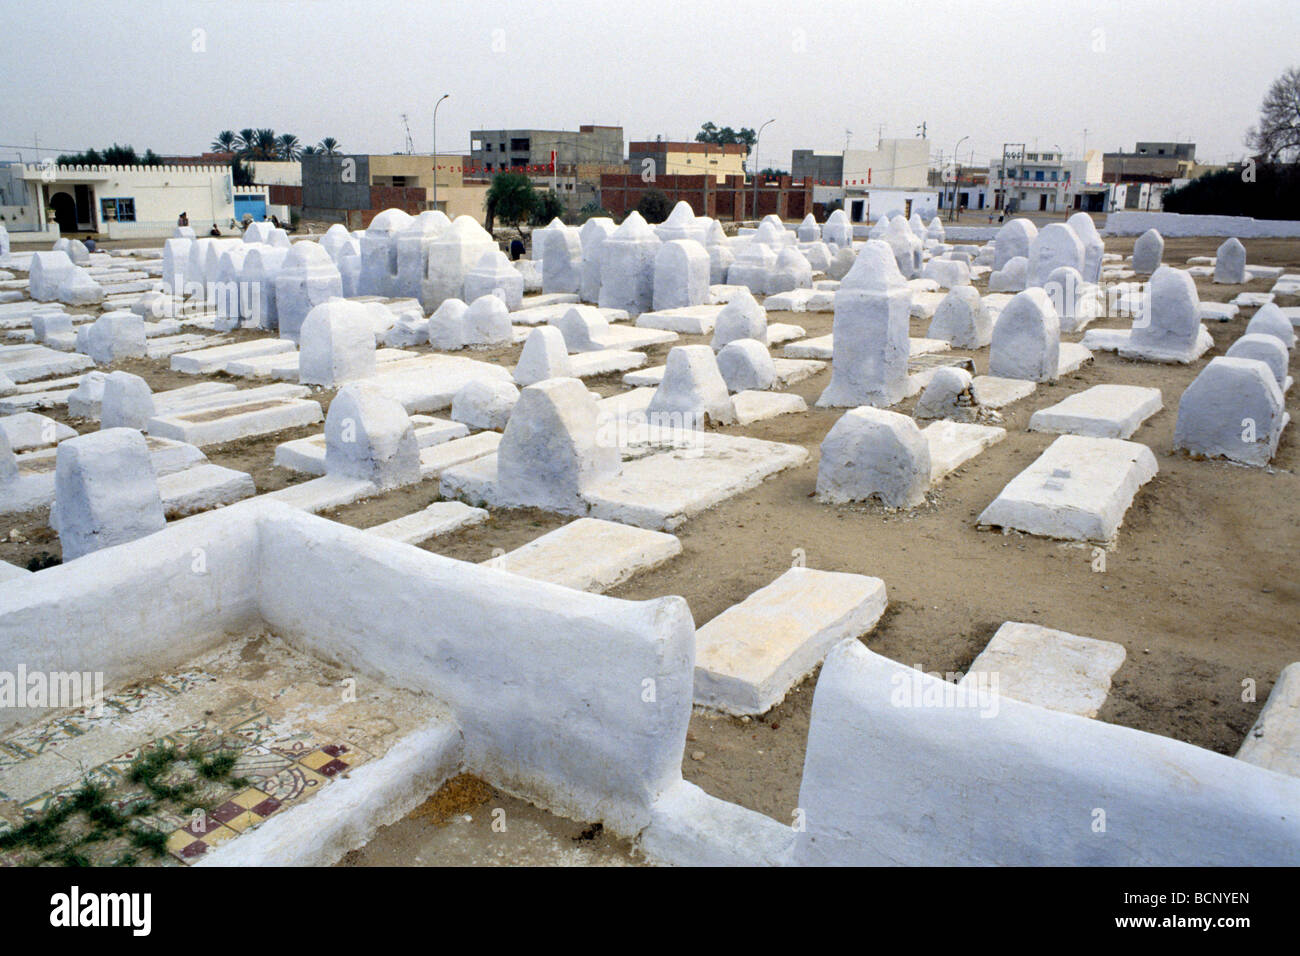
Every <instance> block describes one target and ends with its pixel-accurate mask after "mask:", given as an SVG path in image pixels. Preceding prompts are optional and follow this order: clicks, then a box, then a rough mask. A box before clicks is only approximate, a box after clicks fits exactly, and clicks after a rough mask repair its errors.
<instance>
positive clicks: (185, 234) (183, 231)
mask: <svg viewBox="0 0 1300 956" xmlns="http://www.w3.org/2000/svg"><path fill="white" fill-rule="evenodd" d="M172 238H173V239H197V238H198V234H197V233H195V231H194V227H193V226H176V227H175V228H174V229H172Z"/></svg>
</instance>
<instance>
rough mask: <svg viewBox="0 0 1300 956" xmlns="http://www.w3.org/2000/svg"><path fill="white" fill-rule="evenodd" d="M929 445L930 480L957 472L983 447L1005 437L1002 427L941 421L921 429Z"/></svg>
mask: <svg viewBox="0 0 1300 956" xmlns="http://www.w3.org/2000/svg"><path fill="white" fill-rule="evenodd" d="M921 434H922V435H924V436H925V440H926V443H927V444H928V445H929V446H930V481H932V482H935V481H938V480H939V479H940V478H943V477H944V476H945V475H948V474H951V473H952V472H954V471H956V470H957V469H958V468H960V467H961V466H962V465H964V464H966V462H968V461H970V460H971V459H972V458H974V457H975V456H976V455H978V454H979V453H980V452H982V451H983V450H984V449H985V448H988V447H989V446H991V445H996V444H997V443H998V442H1000V441H1002V439H1004V438H1006V437H1007V430H1006V429H1005V428H998V427H996V426H994V425H976V424H973V423H968V422H954V421H948V420H946V419H940V420H939V421H936V422H933V423H932V424H929V425H927V426H925V427H924V428H922V429H921Z"/></svg>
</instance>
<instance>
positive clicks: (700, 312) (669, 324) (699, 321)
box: [636, 305, 722, 335]
mask: <svg viewBox="0 0 1300 956" xmlns="http://www.w3.org/2000/svg"><path fill="white" fill-rule="evenodd" d="M721 311H722V306H720V305H690V306H685V307H683V308H680V309H661V310H660V311H658V312H642V313H641V314H640V315H639V316H637V319H636V324H637V328H642V329H663V330H664V331H667V332H677V333H678V334H681V335H712V334H713V326H714V325H715V324H716V323H717V319H718V313H719V312H721Z"/></svg>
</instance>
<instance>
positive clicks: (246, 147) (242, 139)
mask: <svg viewBox="0 0 1300 956" xmlns="http://www.w3.org/2000/svg"><path fill="white" fill-rule="evenodd" d="M255 139H257V131H256V130H252V129H241V130H240V131H239V135H238V136H236V137H235V152H238V153H249V152H251V151H252V149H253V141H254V140H255Z"/></svg>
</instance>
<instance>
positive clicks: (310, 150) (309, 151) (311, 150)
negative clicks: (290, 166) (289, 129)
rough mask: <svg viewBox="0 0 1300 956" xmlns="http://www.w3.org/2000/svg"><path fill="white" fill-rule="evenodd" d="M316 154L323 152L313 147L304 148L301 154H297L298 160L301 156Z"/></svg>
mask: <svg viewBox="0 0 1300 956" xmlns="http://www.w3.org/2000/svg"><path fill="white" fill-rule="evenodd" d="M317 152H323V150H318V149H317V148H316V147H315V146H304V147H303V148H302V152H301V153H300V154H299V158H300V159H301V158H302V157H303V156H315V155H316V153H317Z"/></svg>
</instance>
